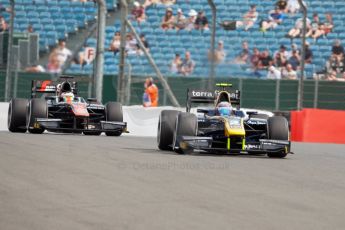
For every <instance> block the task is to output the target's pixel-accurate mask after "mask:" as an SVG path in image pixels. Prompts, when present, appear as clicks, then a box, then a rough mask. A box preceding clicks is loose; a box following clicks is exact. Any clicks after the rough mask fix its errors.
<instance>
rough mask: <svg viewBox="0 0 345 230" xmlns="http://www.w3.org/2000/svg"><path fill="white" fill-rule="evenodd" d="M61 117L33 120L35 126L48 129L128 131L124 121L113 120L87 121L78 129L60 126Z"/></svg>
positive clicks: (56, 130)
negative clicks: (84, 125)
mask: <svg viewBox="0 0 345 230" xmlns="http://www.w3.org/2000/svg"><path fill="white" fill-rule="evenodd" d="M61 122H62V119H52V118H37V119H36V122H35V126H36V127H40V128H44V129H46V130H49V131H53V132H54V131H55V132H58V131H72V132H83V131H95V132H128V131H127V123H126V122H115V121H100V122H98V123H88V124H87V125H86V127H85V128H83V129H80V128H77V127H74V128H61V127H60V123H61Z"/></svg>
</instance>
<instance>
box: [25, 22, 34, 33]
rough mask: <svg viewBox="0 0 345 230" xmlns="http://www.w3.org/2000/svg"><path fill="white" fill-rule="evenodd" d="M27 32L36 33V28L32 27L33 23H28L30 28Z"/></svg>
mask: <svg viewBox="0 0 345 230" xmlns="http://www.w3.org/2000/svg"><path fill="white" fill-rule="evenodd" d="M26 32H27V33H29V34H30V33H34V28H33V27H32V25H31V24H29V25H28V28H27V29H26Z"/></svg>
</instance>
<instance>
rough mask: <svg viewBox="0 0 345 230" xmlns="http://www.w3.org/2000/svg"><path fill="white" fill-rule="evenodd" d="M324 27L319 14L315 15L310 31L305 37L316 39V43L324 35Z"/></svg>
mask: <svg viewBox="0 0 345 230" xmlns="http://www.w3.org/2000/svg"><path fill="white" fill-rule="evenodd" d="M323 27H324V25H323V24H322V23H321V22H320V18H319V15H318V14H317V13H314V14H313V21H312V22H311V24H310V30H309V31H308V33H307V34H306V35H305V36H306V37H312V38H314V41H316V39H317V38H319V37H320V36H321V35H323V34H324V30H323Z"/></svg>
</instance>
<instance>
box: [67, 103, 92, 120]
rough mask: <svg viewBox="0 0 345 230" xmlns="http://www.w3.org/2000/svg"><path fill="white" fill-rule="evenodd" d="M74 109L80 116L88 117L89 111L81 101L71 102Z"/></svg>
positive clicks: (75, 113)
mask: <svg viewBox="0 0 345 230" xmlns="http://www.w3.org/2000/svg"><path fill="white" fill-rule="evenodd" d="M71 107H72V111H73V113H74V115H76V116H78V117H88V116H89V113H88V112H87V108H86V105H85V104H81V103H76V104H71Z"/></svg>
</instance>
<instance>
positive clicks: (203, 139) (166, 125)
mask: <svg viewBox="0 0 345 230" xmlns="http://www.w3.org/2000/svg"><path fill="white" fill-rule="evenodd" d="M217 86H218V87H220V88H221V89H220V90H219V89H216V90H215V91H207V90H195V89H188V92H187V106H186V112H180V111H176V110H163V111H162V112H161V114H160V117H159V122H158V132H157V144H158V148H159V149H161V150H173V151H175V152H177V153H184V154H186V153H191V152H193V151H199V152H207V153H226V154H254V155H260V154H267V156H268V157H275V158H284V157H286V155H287V154H288V153H291V151H290V149H291V143H290V141H289V126H288V121H287V119H286V118H285V117H282V116H273V114H272V115H270V114H264V113H262V112H259V111H253V110H251V111H250V112H248V111H247V112H246V111H245V110H243V109H241V108H240V91H239V90H236V91H234V92H230V91H229V90H228V89H229V88H230V87H231V84H228V83H221V84H217ZM194 104H206V105H207V106H206V107H202V108H200V107H199V108H196V111H195V112H194V113H193V112H192V111H193V109H194V108H192V106H193V105H194ZM210 105H211V106H210Z"/></svg>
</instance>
